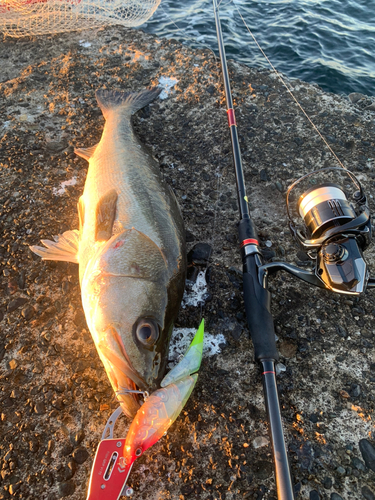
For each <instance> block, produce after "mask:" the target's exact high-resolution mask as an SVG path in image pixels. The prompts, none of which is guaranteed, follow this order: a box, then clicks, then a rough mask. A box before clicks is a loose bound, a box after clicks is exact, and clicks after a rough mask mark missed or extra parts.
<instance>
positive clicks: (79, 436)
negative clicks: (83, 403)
mask: <svg viewBox="0 0 375 500" xmlns="http://www.w3.org/2000/svg"><path fill="white" fill-rule="evenodd" d="M84 439H85V432H84V430H83V429H80V430H79V431H78V432H76V433H75V434H74V436H71V438H70V442H71V443H72V445H73V446H77V445H78V444H80V443H81V442H82V441H83V440H84Z"/></svg>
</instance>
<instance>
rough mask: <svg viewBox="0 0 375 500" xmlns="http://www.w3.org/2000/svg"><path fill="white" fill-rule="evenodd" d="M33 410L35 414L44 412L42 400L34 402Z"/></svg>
mask: <svg viewBox="0 0 375 500" xmlns="http://www.w3.org/2000/svg"><path fill="white" fill-rule="evenodd" d="M34 410H35V413H36V414H37V415H43V414H44V413H45V412H46V407H45V404H44V403H43V401H38V402H37V403H36V404H35V407H34Z"/></svg>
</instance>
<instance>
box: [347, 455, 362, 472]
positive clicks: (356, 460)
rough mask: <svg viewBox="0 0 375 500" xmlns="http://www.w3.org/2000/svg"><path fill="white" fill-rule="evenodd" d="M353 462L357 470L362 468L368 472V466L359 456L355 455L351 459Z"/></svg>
mask: <svg viewBox="0 0 375 500" xmlns="http://www.w3.org/2000/svg"><path fill="white" fill-rule="evenodd" d="M351 462H352V465H353V467H355V468H356V469H357V470H360V471H362V472H366V466H365V464H364V463H363V462H362V460H360V459H359V458H357V457H353V458H352V459H351Z"/></svg>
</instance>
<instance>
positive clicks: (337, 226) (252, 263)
mask: <svg viewBox="0 0 375 500" xmlns="http://www.w3.org/2000/svg"><path fill="white" fill-rule="evenodd" d="M213 7H214V15H215V24H216V32H217V39H218V46H219V54H220V61H221V68H222V74H223V80H224V90H225V99H226V107H227V116H228V125H229V129H230V136H231V143H232V153H233V163H234V169H235V175H236V186H237V197H238V208H239V215H240V221H239V224H238V235H239V241H240V250H241V256H242V263H243V295H244V303H245V311H246V317H247V323H248V327H249V330H250V334H251V338H252V342H253V346H254V357H255V360H256V361H257V362H258V363H259V364H260V366H261V368H262V378H263V389H264V398H265V404H266V409H267V416H268V422H269V432H270V437H271V444H272V451H273V460H274V466H275V478H276V488H277V495H278V499H279V500H293V499H294V491H293V485H292V479H291V473H290V468H289V462H288V454H287V449H286V444H285V439H284V433H283V426H282V419H281V411H280V404H279V398H278V393H277V385H276V364H277V362H278V361H279V354H278V351H277V347H276V336H275V330H274V324H273V318H272V314H271V309H270V307H271V295H270V292H269V291H268V277H269V275H271V274H273V273H275V272H277V271H286V272H288V273H289V274H292V275H293V276H294V277H296V278H299V279H301V280H302V281H305V282H306V283H308V284H310V285H314V286H317V287H319V288H323V289H328V290H331V291H334V292H337V293H341V294H348V295H359V294H360V293H362V292H364V291H365V290H366V289H367V288H375V278H370V276H369V271H368V268H367V263H366V261H365V259H364V257H363V251H364V250H365V249H366V248H367V246H368V245H369V244H370V241H371V219H370V212H369V208H368V204H367V199H366V195H365V193H364V191H363V189H362V186H361V184H360V182H359V180H358V179H357V178H356V177H355V176H354V174H353V173H351V172H350V171H348V170H345V169H344V168H342V167H340V168H337V167H336V168H335V167H329V168H323V169H320V170H316V171H314V172H311V173H310V174H307V175H305V176H303V177H301V178H300V179H298V180H297V181H296V182H294V183H293V184H292V185H291V186H290V187H289V189H288V191H287V199H286V204H287V214H288V218H289V228H290V230H291V233H292V235H293V236H294V238H295V239H296V241H297V243H298V244H299V246H300V247H301V249H302V250H303V251H305V252H306V253H307V255H308V257H309V258H310V259H311V261H312V262H313V263H315V268H314V269H312V270H308V269H300V268H298V267H297V266H293V265H291V264H289V263H286V262H270V263H267V264H264V263H263V258H262V252H261V250H260V245H259V240H258V236H257V231H256V227H255V224H254V222H253V220H252V219H251V216H250V212H249V208H248V199H247V196H246V188H245V182H244V175H243V168H242V161H241V151H240V146H239V141H238V134H237V124H236V118H235V113H234V109H233V99H232V94H231V88H230V80H229V74H228V67H227V62H226V56H225V47H224V41H223V35H222V31H221V22H220V17H219V7H218V5H217V0H213ZM342 176H344V177H345V181H346V183H345V181H343V179H342ZM327 178H328V180H332V181H334V182H327ZM332 178H333V179H332ZM321 179H322V180H321ZM338 180H339V182H338ZM348 180H349V183H350V184H349V188H347V187H346V188H344V187H342V186H343V185H345V186H347V183H348ZM353 187H354V190H353V189H352V190H351V191H350V188H353ZM349 191H350V192H349ZM296 193H298V196H297V194H296ZM349 199H351V201H350V202H349ZM294 202H297V203H294ZM296 214H297V217H298V216H299V217H300V219H302V220H303V223H302V227H301V224H298V223H296V222H295V216H296Z"/></svg>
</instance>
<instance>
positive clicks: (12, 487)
mask: <svg viewBox="0 0 375 500" xmlns="http://www.w3.org/2000/svg"><path fill="white" fill-rule="evenodd" d="M21 484H22V482H21V481H18V482H17V483H15V484H11V485H10V486H9V493H10V494H11V495H12V496H14V495H15V494H16V493H17V491H18V490H19V489H20V487H21Z"/></svg>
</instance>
